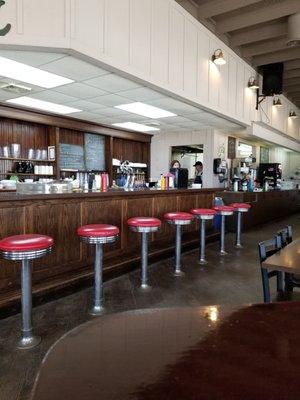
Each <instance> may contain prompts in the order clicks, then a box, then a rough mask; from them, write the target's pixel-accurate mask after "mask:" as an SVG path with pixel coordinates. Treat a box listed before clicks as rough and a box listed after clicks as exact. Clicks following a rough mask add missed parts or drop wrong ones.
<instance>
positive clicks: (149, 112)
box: [115, 101, 177, 119]
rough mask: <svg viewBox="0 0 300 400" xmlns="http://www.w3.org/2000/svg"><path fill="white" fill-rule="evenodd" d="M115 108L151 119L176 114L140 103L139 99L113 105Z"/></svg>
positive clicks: (174, 115)
mask: <svg viewBox="0 0 300 400" xmlns="http://www.w3.org/2000/svg"><path fill="white" fill-rule="evenodd" d="M115 108H119V109H120V110H123V111H128V112H130V113H133V114H137V115H142V116H143V117H147V118H152V119H156V118H167V117H176V116H177V115H176V114H174V113H171V112H169V111H166V110H162V109H161V108H158V107H154V106H149V105H148V104H145V103H141V102H139V101H138V102H136V103H129V104H121V105H120V106H115Z"/></svg>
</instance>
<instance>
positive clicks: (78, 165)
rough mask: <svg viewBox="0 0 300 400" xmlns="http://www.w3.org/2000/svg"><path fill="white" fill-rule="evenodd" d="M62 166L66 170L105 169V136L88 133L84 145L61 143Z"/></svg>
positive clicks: (60, 156)
mask: <svg viewBox="0 0 300 400" xmlns="http://www.w3.org/2000/svg"><path fill="white" fill-rule="evenodd" d="M59 158H60V168H61V169H65V170H68V169H69V170H74V169H75V170H79V171H85V170H93V171H104V170H105V138H104V137H103V136H101V135H95V134H91V133H86V134H85V135H84V146H79V145H75V144H69V143H61V144H60V146H59Z"/></svg>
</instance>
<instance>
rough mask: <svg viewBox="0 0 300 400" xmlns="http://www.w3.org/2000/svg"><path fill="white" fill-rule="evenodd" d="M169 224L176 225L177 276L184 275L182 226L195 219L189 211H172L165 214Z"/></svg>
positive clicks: (175, 273)
mask: <svg viewBox="0 0 300 400" xmlns="http://www.w3.org/2000/svg"><path fill="white" fill-rule="evenodd" d="M164 218H165V220H166V221H167V223H168V224H171V225H175V226H176V249H175V272H174V275H175V276H182V275H184V272H182V271H181V233H182V232H181V227H182V225H189V224H191V222H192V221H193V219H194V216H193V215H192V214H189V213H187V212H170V213H167V214H165V215H164Z"/></svg>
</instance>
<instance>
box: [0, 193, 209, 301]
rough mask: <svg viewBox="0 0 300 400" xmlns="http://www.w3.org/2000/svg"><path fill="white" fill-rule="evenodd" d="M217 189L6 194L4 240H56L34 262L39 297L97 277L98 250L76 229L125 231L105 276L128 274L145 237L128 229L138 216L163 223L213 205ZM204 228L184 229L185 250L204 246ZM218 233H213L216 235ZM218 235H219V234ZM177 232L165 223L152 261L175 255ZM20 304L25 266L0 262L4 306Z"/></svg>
mask: <svg viewBox="0 0 300 400" xmlns="http://www.w3.org/2000/svg"><path fill="white" fill-rule="evenodd" d="M216 190H217V189H200V190H170V191H159V190H144V191H137V192H124V191H109V192H106V193H81V194H62V195H36V196H20V195H17V194H12V193H3V194H1V195H0V218H1V227H0V237H1V238H4V237H6V236H10V235H18V234H22V233H40V234H46V235H49V236H52V237H53V238H54V240H55V246H54V250H53V253H52V254H51V255H49V256H46V257H44V258H41V259H38V260H36V261H34V263H33V293H34V295H38V294H39V295H44V294H50V293H51V292H55V291H57V290H62V289H63V290H66V287H72V286H73V285H79V284H80V283H84V282H85V281H86V280H87V279H90V278H91V277H92V276H93V261H94V246H89V245H86V244H82V243H80V241H79V239H78V237H77V234H76V231H77V228H78V227H79V226H81V225H85V224H92V223H107V224H112V225H116V226H118V227H120V230H121V235H120V239H119V240H118V241H117V243H116V244H114V245H106V246H105V249H104V254H105V260H104V275H105V277H108V276H112V274H118V273H122V272H124V271H127V270H131V269H133V268H135V267H136V266H137V265H138V264H139V262H140V241H139V236H140V235H139V234H137V233H133V232H131V231H130V230H129V229H128V227H127V223H126V221H127V219H128V218H130V217H134V216H155V217H158V218H161V219H163V215H164V214H165V213H166V212H170V211H189V210H190V209H191V208H196V207H211V206H212V204H213V199H214V195H215V192H216ZM197 225H198V224H197V223H193V224H192V225H190V226H187V227H185V228H184V229H183V231H184V234H183V247H191V246H196V245H197V244H198V226H197ZM210 233H211V234H212V232H210ZM213 235H215V234H213ZM174 243H175V230H174V227H173V226H169V225H168V224H166V223H163V225H162V229H161V231H160V232H159V233H157V234H153V235H152V236H151V240H150V254H149V255H150V260H152V261H154V260H155V259H158V258H161V257H163V256H165V257H166V256H170V255H171V252H173V251H174ZM19 300H20V263H17V262H12V261H5V260H0V308H3V307H12V306H13V307H14V306H16V305H18V303H19Z"/></svg>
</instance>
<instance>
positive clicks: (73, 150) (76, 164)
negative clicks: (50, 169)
mask: <svg viewBox="0 0 300 400" xmlns="http://www.w3.org/2000/svg"><path fill="white" fill-rule="evenodd" d="M59 158H60V168H61V169H76V170H77V169H78V170H84V169H85V163H84V149H83V146H78V145H75V144H68V143H61V144H60V146H59Z"/></svg>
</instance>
